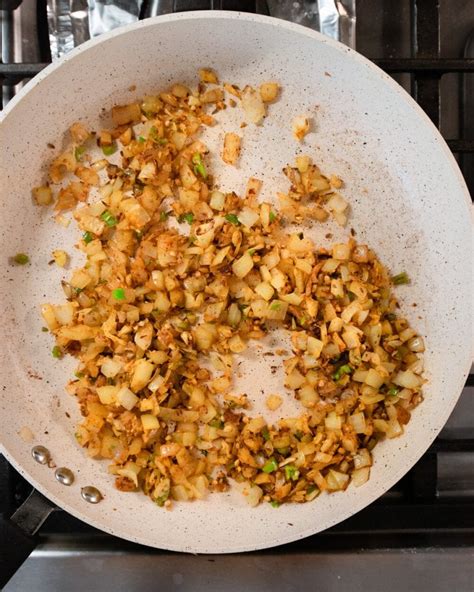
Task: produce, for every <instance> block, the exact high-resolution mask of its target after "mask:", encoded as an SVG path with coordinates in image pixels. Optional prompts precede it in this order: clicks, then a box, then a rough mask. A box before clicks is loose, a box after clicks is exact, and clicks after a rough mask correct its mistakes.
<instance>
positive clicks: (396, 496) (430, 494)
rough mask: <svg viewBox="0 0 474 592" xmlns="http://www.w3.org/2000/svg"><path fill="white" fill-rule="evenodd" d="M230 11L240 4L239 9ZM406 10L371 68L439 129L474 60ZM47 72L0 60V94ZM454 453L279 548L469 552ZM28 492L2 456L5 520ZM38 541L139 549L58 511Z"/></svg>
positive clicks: (445, 443)
mask: <svg viewBox="0 0 474 592" xmlns="http://www.w3.org/2000/svg"><path fill="white" fill-rule="evenodd" d="M257 2H259V0H257ZM14 3H15V4H16V3H17V2H15V1H14V0H0V9H3V8H5V9H6V11H7V13H8V9H9V5H10V6H13V4H14ZM260 3H261V2H260ZM39 4H40V2H39ZM234 4H237V5H239V3H238V2H234ZM246 6H248V2H247V3H246ZM411 8H412V56H413V57H412V58H405V59H400V58H391V59H380V60H374V61H375V63H376V64H377V65H379V66H380V67H381V68H382V69H384V70H385V71H386V72H388V73H390V74H396V73H408V74H410V76H411V92H412V95H413V96H414V98H415V99H416V100H417V102H418V103H419V105H420V106H421V107H422V108H423V109H424V111H425V112H426V113H427V114H428V115H429V117H430V118H431V120H432V121H433V122H434V124H435V125H436V126H437V127H438V128H439V125H440V81H441V78H442V77H443V76H444V75H446V74H449V73H466V74H467V73H469V74H471V75H473V74H474V59H470V58H464V59H445V58H440V47H439V37H440V14H439V0H411ZM10 12H11V10H10ZM7 16H8V14H7ZM7 20H8V19H7ZM44 24H45V23H44ZM4 33H5V30H4ZM42 36H43V42H44V43H43V49H42V54H41V55H42V59H43V60H46V59H47V57H45V56H47V55H48V53H49V49H46V48H45V46H44V44H47V43H48V40H47V35H45V31H44V29H43V31H42ZM5 42H6V41H5V39H4V44H5ZM47 65H48V64H47V63H22V64H14V63H2V62H1V61H0V88H1V87H2V86H8V87H12V86H13V85H15V84H17V83H19V82H21V81H23V80H26V79H28V78H32V77H33V76H35V75H36V74H37V73H38V72H40V71H41V70H42V69H43V68H45V67H46V66H47ZM0 106H1V105H0ZM447 143H448V145H449V147H450V148H451V150H452V151H453V152H454V153H455V154H457V155H459V156H462V155H466V154H471V153H474V138H464V137H460V138H453V139H448V140H447ZM461 164H462V161H461ZM464 172H465V173H466V171H464ZM467 386H474V375H472V374H471V375H470V376H469V378H468V381H467ZM456 453H471V454H472V453H474V438H464V439H455V440H448V439H442V438H438V439H437V440H436V441H435V442H434V443H433V445H432V446H431V447H430V449H429V450H428V451H427V452H426V454H425V455H424V456H423V457H422V458H421V459H420V461H419V462H418V463H417V464H416V465H415V466H414V467H413V468H412V469H411V470H410V471H409V472H408V473H407V475H406V476H405V477H404V478H403V479H402V480H401V481H400V482H399V483H398V484H397V485H396V486H395V487H393V488H392V489H391V490H390V491H389V492H388V493H386V494H385V495H384V496H382V497H381V498H380V499H379V500H377V501H376V502H374V503H373V504H372V505H371V506H370V507H368V508H366V509H364V510H362V511H361V512H359V513H358V514H356V515H355V516H353V517H351V518H349V519H348V520H346V521H344V522H342V523H340V524H338V525H337V526H335V527H333V528H331V529H329V530H327V531H325V532H323V533H320V534H318V535H315V536H313V537H309V538H307V539H304V540H303V541H299V542H296V543H291V544H289V545H285V546H284V547H282V548H281V549H282V550H283V549H284V551H285V552H289V553H291V552H293V551H297V550H300V549H302V548H304V549H305V550H319V549H321V550H323V549H324V550H328V549H335V550H338V549H354V548H359V549H363V548H387V547H389V548H397V547H402V546H403V547H406V546H410V547H413V546H420V547H431V546H457V547H462V546H468V545H472V541H473V536H474V497H472V495H469V494H468V495H453V496H444V495H443V496H440V495H439V491H438V459H439V455H440V454H456ZM30 491H31V486H30V485H29V484H28V483H27V482H26V481H25V480H24V479H23V478H22V477H21V476H20V475H19V474H18V473H17V472H16V471H15V470H14V469H13V468H12V467H11V466H10V465H9V464H8V463H7V461H6V460H5V459H4V458H3V457H1V456H0V512H1V513H3V514H4V515H5V516H9V515H11V513H12V512H13V511H14V510H15V509H16V508H17V507H18V506H19V505H20V504H21V502H22V501H24V499H25V498H26V497H27V495H28V494H29V492H30ZM471 494H472V492H471ZM41 534H42V536H45V537H48V536H52V535H61V536H63V535H69V536H71V535H72V536H74V538H75V539H77V538H78V537H79V538H81V537H83V538H85V539H89V538H90V537H92V536H93V537H94V539H95V540H96V541H102V540H106V541H107V542H108V543H109V544H113V545H114V546H120V547H121V548H122V549H124V550H133V549H134V548H135V547H137V545H133V544H132V543H127V542H125V541H121V540H119V539H115V538H114V537H111V536H109V535H106V534H104V533H101V532H99V531H97V530H95V529H94V528H92V527H90V526H88V525H86V524H84V523H82V522H80V521H79V520H77V519H75V518H73V517H72V516H69V515H68V514H66V513H65V512H63V511H58V512H55V513H53V514H52V515H51V516H50V518H49V519H48V520H47V522H46V523H45V525H44V526H43V528H42V530H41ZM150 552H154V551H150Z"/></svg>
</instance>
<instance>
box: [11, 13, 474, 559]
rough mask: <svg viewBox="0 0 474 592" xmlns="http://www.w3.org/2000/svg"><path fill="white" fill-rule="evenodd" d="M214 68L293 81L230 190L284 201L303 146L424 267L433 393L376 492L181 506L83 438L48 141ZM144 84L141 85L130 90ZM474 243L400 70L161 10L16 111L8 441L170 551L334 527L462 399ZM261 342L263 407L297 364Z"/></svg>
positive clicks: (283, 36) (416, 266)
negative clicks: (46, 327)
mask: <svg viewBox="0 0 474 592" xmlns="http://www.w3.org/2000/svg"><path fill="white" fill-rule="evenodd" d="M202 66H211V67H213V68H215V70H216V71H217V72H218V73H219V75H220V78H221V80H224V81H229V82H234V83H237V84H239V85H244V84H246V83H249V84H259V83H260V82H263V81H266V80H278V81H280V82H281V84H282V85H283V92H282V95H281V99H280V100H279V101H278V103H276V104H274V105H271V107H270V112H269V117H268V118H267V119H266V120H265V122H264V125H263V126H262V127H259V128H256V127H250V126H249V127H247V128H246V129H245V130H244V131H243V135H244V140H243V155H242V159H241V162H240V167H239V168H238V169H235V170H231V167H223V166H221V164H220V163H219V159H218V158H215V159H214V161H213V167H214V171H215V172H216V174H217V176H218V177H219V178H220V180H221V184H222V186H223V187H225V188H226V189H229V190H230V189H235V190H236V191H238V192H239V191H242V190H243V188H244V187H245V184H246V180H247V178H248V177H249V176H250V175H254V176H257V177H260V178H261V179H263V181H264V191H263V196H264V198H265V199H270V198H272V196H273V195H274V194H275V191H277V190H279V189H280V190H284V189H285V188H286V187H287V184H286V182H285V179H284V177H283V176H282V174H281V169H282V167H283V166H284V165H285V164H286V163H288V162H291V161H293V159H294V155H295V153H296V152H298V151H299V150H300V149H302V150H303V151H304V153H306V154H309V155H311V156H312V157H313V158H314V160H315V161H316V162H317V163H318V164H320V166H321V167H322V169H323V170H324V171H325V172H327V173H336V174H338V175H340V176H341V177H342V178H343V179H344V180H345V182H346V187H345V189H344V195H345V196H346V197H347V198H348V199H349V200H350V202H351V204H352V208H353V214H352V217H351V221H350V226H352V227H353V228H354V229H355V230H356V231H357V238H358V240H360V241H363V242H364V241H366V242H367V243H369V244H370V245H371V246H372V247H373V248H374V249H375V250H376V251H377V253H378V254H379V256H380V257H381V259H382V260H383V261H384V262H385V263H386V264H387V265H388V266H389V268H390V269H391V270H392V271H393V272H400V271H403V270H407V271H408V272H409V274H410V276H411V278H412V285H411V286H408V287H401V288H399V289H398V293H399V296H400V298H401V301H402V307H403V310H404V312H406V314H407V316H408V318H409V319H410V320H411V321H412V323H413V325H414V326H415V327H416V328H417V329H418V330H419V331H420V332H421V334H422V335H424V336H425V339H426V344H427V352H426V368H427V378H428V379H429V383H428V385H427V386H426V388H425V397H426V398H425V401H424V402H423V404H422V405H420V406H419V407H418V408H417V409H416V410H415V412H414V413H413V417H412V420H411V422H410V423H409V425H408V426H407V429H406V433H405V434H404V435H403V436H402V437H401V438H399V439H395V440H391V441H388V442H386V443H384V444H382V445H380V446H378V447H377V449H376V452H375V465H374V467H373V470H372V476H371V479H370V481H369V482H368V483H366V484H365V485H364V486H362V487H361V488H359V489H356V488H353V487H349V489H348V490H347V491H346V492H344V493H337V494H333V495H321V496H320V497H319V498H318V499H316V500H315V501H314V502H313V503H309V504H302V505H296V504H295V505H291V504H288V505H284V506H282V507H281V508H279V509H278V510H275V509H273V508H272V507H270V505H269V504H263V505H261V506H259V507H258V508H255V509H252V508H250V507H248V506H247V505H246V503H245V501H244V499H243V498H242V496H240V494H239V493H238V492H236V491H234V492H231V493H229V494H225V495H224V494H212V495H210V496H209V498H208V499H207V500H206V501H202V502H197V503H182V504H177V505H176V506H175V507H174V508H173V510H172V511H165V510H162V509H159V508H157V507H156V506H155V505H153V504H152V502H151V501H150V500H149V499H148V498H146V497H145V496H143V495H141V494H138V493H128V494H124V493H119V492H118V491H116V490H115V489H114V486H113V479H112V478H111V477H110V476H109V475H108V474H107V470H106V464H104V463H100V462H96V461H93V460H91V459H89V458H87V457H86V455H85V453H84V451H83V450H82V449H80V448H79V446H78V445H77V444H76V442H75V439H74V425H75V422H76V420H77V419H78V411H77V409H76V405H75V401H74V400H73V399H72V398H71V397H69V396H68V395H67V394H65V392H64V390H63V385H64V384H65V382H66V381H67V380H68V378H69V377H70V376H71V374H72V369H73V361H72V360H61V361H57V360H55V359H53V358H52V356H51V353H50V352H51V347H52V340H51V336H50V335H48V334H45V333H42V332H41V326H42V324H43V323H42V320H41V318H40V315H39V305H40V304H41V303H43V302H59V301H61V300H62V291H61V288H60V285H59V281H60V279H61V277H62V272H61V270H59V269H58V268H52V267H50V266H48V261H49V259H50V254H51V251H52V249H54V248H59V247H62V248H64V245H66V249H67V250H69V251H70V252H71V251H72V245H73V243H74V242H75V241H77V237H78V234H77V230H76V229H75V227H74V225H73V224H71V226H70V227H69V229H65V228H62V227H60V226H58V225H56V224H54V223H53V222H52V221H51V212H46V211H43V210H40V209H39V208H36V207H34V206H33V204H32V201H31V196H30V189H31V187H32V186H33V185H35V184H38V183H39V182H40V181H41V179H42V176H43V174H44V170H45V166H44V164H45V162H46V161H47V159H48V157H49V156H50V155H51V152H52V151H51V150H50V149H49V148H47V143H48V142H51V143H53V144H55V145H56V146H57V147H60V146H61V142H62V141H63V139H64V132H65V130H66V129H67V128H68V126H69V125H70V124H71V123H72V122H74V121H76V120H82V121H84V122H85V123H87V124H88V125H90V126H92V127H93V126H98V125H99V121H100V118H99V116H100V114H101V110H102V108H104V107H105V108H109V107H111V106H112V105H114V104H116V103H121V102H125V101H131V100H133V99H135V98H138V97H140V96H142V95H143V94H146V93H150V92H153V91H156V90H158V89H162V88H163V87H164V86H165V85H167V84H168V83H169V82H170V81H181V82H185V83H189V84H193V83H195V81H196V72H197V69H198V68H199V67H202ZM131 85H136V90H133V91H131V90H129V89H130V87H131ZM231 111H232V113H230V112H231ZM298 114H308V115H311V116H312V117H314V121H315V126H314V132H313V133H311V134H309V135H308V136H307V138H306V141H305V143H304V146H302V147H300V146H299V145H298V144H297V143H296V142H295V141H294V140H293V139H292V136H291V123H290V122H291V120H292V118H293V117H294V116H295V115H298ZM219 117H220V120H219V121H220V122H222V126H218V127H217V128H214V130H212V131H211V132H210V133H209V134H208V136H207V139H208V141H209V144H210V145H211V147H213V148H214V150H216V149H217V146H218V144H219V141H221V139H222V135H223V131H224V129H225V130H227V131H229V130H231V129H238V125H239V123H240V121H241V119H240V117H241V116H240V115H239V113H238V109H234V110H230V109H228V110H227V111H226V112H225V113H223V114H222V115H220V116H219ZM106 123H107V121H106V120H102V124H106ZM305 232H308V231H307V230H305ZM327 232H333V233H334V237H335V239H336V238H337V239H338V238H340V237H342V236H347V231H345V233H341V232H340V231H339V230H338V229H337V228H335V227H334V226H333V225H332V224H327V225H325V226H323V227H319V229H313V230H312V231H311V233H312V235H313V237H314V238H315V239H316V240H317V241H318V242H321V241H322V240H323V237H324V235H325V234H326V233H327ZM470 239H471V223H470V213H469V205H468V194H467V190H466V187H465V184H464V182H463V180H462V177H461V175H460V173H459V170H458V168H457V165H456V163H455V161H454V159H453V157H452V156H451V154H450V152H449V150H448V148H447V147H446V145H445V143H444V142H443V140H442V139H441V137H440V136H439V134H438V132H437V131H436V130H435V128H434V127H433V126H432V125H431V123H430V122H429V121H428V119H427V117H426V116H425V115H424V114H423V113H422V112H421V110H420V109H419V108H418V107H417V106H416V104H415V103H414V102H413V101H412V100H411V99H410V98H409V96H408V95H407V94H405V92H404V91H402V90H401V89H400V88H399V87H398V86H397V85H396V84H395V83H394V82H393V81H392V80H391V79H390V78H389V77H388V76H387V75H385V74H384V73H382V72H381V71H380V70H379V69H377V68H376V67H375V66H374V65H372V64H371V63H369V62H368V61H367V60H365V59H364V58H362V57H361V56H359V55H358V54H356V53H355V52H353V51H351V50H350V49H348V48H346V47H344V46H343V45H340V44H338V43H336V42H334V41H332V40H329V39H327V38H325V37H323V36H321V35H319V34H318V33H315V32H312V31H310V30H309V29H305V28H303V27H299V26H295V25H292V24H289V23H286V22H283V21H277V20H273V19H270V18H266V17H260V16H253V15H241V14H236V13H219V12H217V13H216V12H212V13H209V12H201V13H186V14H178V15H174V16H167V17H160V18H156V19H150V20H147V21H145V22H142V23H139V24H136V25H133V26H130V27H126V28H124V29H121V30H119V31H117V32H115V33H112V34H110V35H105V36H104V37H101V38H100V39H99V40H95V41H93V42H90V43H86V44H85V45H84V46H82V47H80V48H79V49H77V50H75V51H73V52H72V53H71V54H70V55H68V56H67V58H66V59H64V60H63V61H61V62H60V63H59V64H55V65H53V66H50V67H49V68H47V69H46V70H45V71H44V72H42V73H41V74H40V75H39V76H37V77H36V78H35V79H34V80H33V81H32V82H31V83H29V84H28V85H27V87H26V88H25V89H24V90H23V91H22V92H21V93H20V94H19V95H18V96H17V97H16V98H15V99H14V100H13V101H12V102H11V104H10V105H9V106H8V108H7V109H6V111H5V112H4V113H3V115H2V117H1V125H0V242H1V262H0V268H1V278H2V281H1V282H0V314H1V323H0V336H1V344H2V353H1V357H0V362H1V369H0V384H1V385H2V389H3V390H1V391H0V434H1V436H0V440H1V444H2V446H1V450H2V452H4V453H5V454H6V456H7V458H8V459H9V460H10V461H11V462H12V463H13V464H14V465H15V466H16V467H17V468H18V469H19V470H20V471H21V473H22V474H24V475H25V476H26V478H27V479H29V480H30V481H31V482H32V483H33V484H34V485H35V486H36V487H37V488H38V489H39V490H41V491H42V492H43V493H44V494H45V495H47V496H48V497H49V498H51V499H52V500H54V501H55V502H56V503H57V504H59V505H61V506H62V507H64V508H65V509H66V510H67V511H69V512H70V513H71V514H74V515H75V516H77V517H78V518H81V519H82V520H84V521H86V522H89V523H90V524H92V525H94V526H96V527H98V528H101V529H103V530H105V531H108V532H110V533H112V534H114V535H117V536H120V537H123V538H126V539H130V540H132V541H137V542H140V543H144V544H146V545H151V546H154V547H159V548H164V549H173V550H179V551H190V552H202V553H211V552H212V553H225V552H234V551H247V550H252V549H258V548H263V547H270V546H273V545H278V544H281V543H285V542H288V541H292V540H295V539H298V538H301V537H304V536H307V535H310V534H313V533H316V532H318V531H320V530H323V529H325V528H327V527H329V526H331V525H333V524H335V523H337V522H339V521H341V520H344V519H345V518H347V517H348V516H350V515H351V514H354V513H355V512H357V511H358V510H360V509H361V508H363V507H365V506H367V505H368V504H369V503H370V502H372V501H373V500H375V499H376V498H377V497H378V496H380V495H381V494H382V493H384V492H385V491H386V490H387V489H388V488H389V487H390V486H392V485H393V484H394V483H395V482H396V481H397V480H398V479H400V477H401V476H402V475H403V474H404V473H405V472H406V471H407V470H408V469H409V468H410V467H411V466H412V465H413V464H414V463H415V462H416V460H417V459H418V458H419V457H420V456H421V455H422V454H423V452H424V451H425V450H426V449H427V448H428V446H429V444H430V443H431V442H432V440H433V439H434V437H435V436H436V434H437V433H438V432H439V430H440V429H441V427H442V426H443V424H444V423H445V421H446V420H447V418H448V416H449V414H450V412H451V410H452V408H453V406H454V404H455V403H456V400H457V398H458V396H459V393H460V392H461V388H462V386H463V381H464V379H465V376H466V373H467V371H468V367H469V364H470V359H471V345H470V341H471V318H470V314H471V311H470V307H469V306H468V305H467V304H468V303H470V302H472V293H471V282H470V279H471V278H470V276H469V263H468V262H469V260H470V249H469V245H470ZM19 251H24V252H26V253H29V254H30V256H31V260H32V263H31V265H30V266H27V267H15V268H14V267H10V266H9V265H8V256H9V255H12V254H14V253H16V252H19ZM415 304H416V306H415ZM272 339H273V341H271V342H268V343H267V344H266V345H265V347H274V346H275V343H276V342H277V341H278V337H277V336H275V337H273V338H272ZM258 354H259V351H258V350H257V349H255V348H251V349H250V350H249V352H248V353H247V354H246V356H245V358H244V363H243V364H241V365H240V372H241V376H237V377H236V390H240V391H243V390H246V391H247V392H248V393H249V395H250V396H251V397H252V399H253V400H254V401H255V403H256V409H258V407H259V399H261V398H262V397H261V392H264V393H265V394H269V393H271V392H280V393H283V392H284V389H283V384H282V375H281V373H277V374H275V375H272V374H271V372H270V371H269V369H268V367H267V365H268V363H267V362H265V360H268V358H265V357H262V356H260V357H259V355H258ZM291 410H292V412H293V413H294V412H295V410H297V406H296V404H295V403H294V402H292V401H289V402H288V404H287V405H286V406H285V408H284V411H283V412H284V413H286V412H291ZM68 415H70V418H69V417H68ZM270 419H274V418H272V417H270ZM25 426H26V427H28V428H29V429H30V430H31V432H32V433H33V435H34V439H33V441H32V442H27V441H25V438H24V437H23V438H22V437H20V435H19V432H20V431H21V429H22V428H23V427H25ZM22 433H23V435H24V434H25V431H24V430H23V432H22ZM33 443H37V444H43V445H45V446H47V447H48V448H49V449H50V450H51V452H52V456H53V459H54V462H55V463H56V464H57V465H58V466H68V467H70V468H71V469H72V470H73V471H74V472H75V474H76V481H75V483H74V485H73V486H72V487H69V488H67V487H64V486H61V485H60V484H59V483H57V482H56V481H55V479H54V475H53V470H52V469H50V468H48V467H46V466H41V465H38V464H36V463H35V462H34V461H33V460H32V458H31V455H30V449H31V446H32V445H33ZM89 484H92V485H95V486H97V487H98V488H99V489H100V490H101V491H102V492H103V493H104V496H105V498H104V500H103V501H102V502H101V503H100V504H98V505H96V506H92V505H89V504H87V503H86V502H84V501H83V500H82V499H81V496H80V488H81V487H82V486H84V485H89Z"/></svg>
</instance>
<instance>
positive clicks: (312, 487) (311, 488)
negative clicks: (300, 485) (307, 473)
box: [306, 485, 317, 493]
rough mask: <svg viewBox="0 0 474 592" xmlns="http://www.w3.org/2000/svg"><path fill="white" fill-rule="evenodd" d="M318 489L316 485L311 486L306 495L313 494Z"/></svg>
mask: <svg viewBox="0 0 474 592" xmlns="http://www.w3.org/2000/svg"><path fill="white" fill-rule="evenodd" d="M316 489H317V487H316V485H310V486H309V487H308V489H307V490H306V493H313V492H314V491H316Z"/></svg>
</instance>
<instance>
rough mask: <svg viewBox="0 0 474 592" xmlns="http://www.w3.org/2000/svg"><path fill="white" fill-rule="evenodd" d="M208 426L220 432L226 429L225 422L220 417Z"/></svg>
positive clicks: (212, 420)
mask: <svg viewBox="0 0 474 592" xmlns="http://www.w3.org/2000/svg"><path fill="white" fill-rule="evenodd" d="M208 425H210V426H211V428H217V429H218V430H222V428H223V427H224V422H223V421H222V420H221V419H219V418H218V417H214V419H211V421H210V422H209V424H208Z"/></svg>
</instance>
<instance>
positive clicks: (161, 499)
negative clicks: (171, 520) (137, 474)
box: [155, 491, 170, 508]
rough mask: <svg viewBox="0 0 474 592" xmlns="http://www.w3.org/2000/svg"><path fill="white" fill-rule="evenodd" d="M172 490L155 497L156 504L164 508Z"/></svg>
mask: <svg viewBox="0 0 474 592" xmlns="http://www.w3.org/2000/svg"><path fill="white" fill-rule="evenodd" d="M169 495H170V492H169V491H166V492H165V493H164V494H163V495H160V496H159V497H157V498H156V499H155V504H156V505H157V506H160V508H162V507H163V506H164V505H165V501H166V500H167V499H168V498H169Z"/></svg>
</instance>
